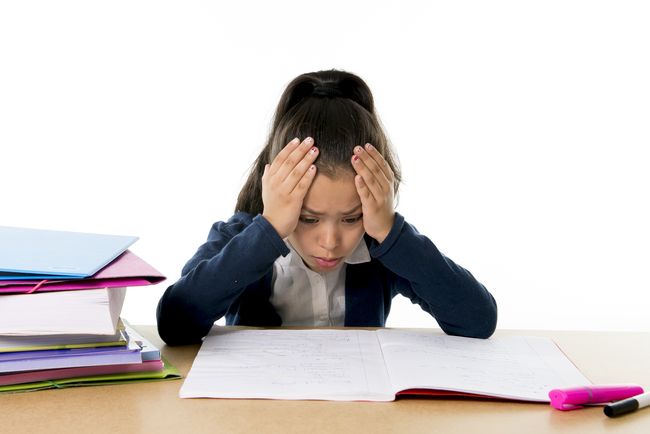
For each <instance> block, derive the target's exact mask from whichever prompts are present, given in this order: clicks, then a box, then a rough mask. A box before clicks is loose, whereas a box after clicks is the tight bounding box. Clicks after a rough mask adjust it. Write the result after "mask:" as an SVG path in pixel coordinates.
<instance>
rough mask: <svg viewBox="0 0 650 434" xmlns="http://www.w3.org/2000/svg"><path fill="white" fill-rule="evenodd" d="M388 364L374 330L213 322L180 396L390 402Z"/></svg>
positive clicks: (391, 397)
mask: <svg viewBox="0 0 650 434" xmlns="http://www.w3.org/2000/svg"><path fill="white" fill-rule="evenodd" d="M385 369H386V368H385V366H384V361H383V359H382V355H381V350H380V348H379V342H378V340H377V335H376V334H375V333H374V332H372V331H364V330H223V329H221V328H220V327H218V326H215V327H213V329H212V331H211V332H210V334H209V335H208V336H207V337H206V338H205V340H204V341H203V344H202V346H201V349H200V350H199V353H198V354H197V356H196V359H195V360H194V364H193V365H192V368H191V369H190V372H189V373H188V375H187V378H186V379H185V382H184V383H183V386H182V388H181V390H180V397H181V398H202V397H203V398H263V399H323V400H344V401H356V400H360V401H365V400H372V401H392V400H393V399H394V394H392V393H390V386H389V382H388V377H387V375H386V371H385Z"/></svg>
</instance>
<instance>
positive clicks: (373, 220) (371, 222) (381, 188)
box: [352, 143, 395, 243]
mask: <svg viewBox="0 0 650 434" xmlns="http://www.w3.org/2000/svg"><path fill="white" fill-rule="evenodd" d="M354 153H355V155H354V156H353V157H352V167H354V170H355V171H356V172H357V175H356V176H355V177H354V184H355V186H356V187H357V193H358V194H359V197H360V198H361V209H362V212H363V227H364V229H365V231H366V233H367V234H368V235H370V236H371V237H372V238H374V239H375V240H377V242H378V243H382V242H383V241H384V239H386V237H387V236H388V233H389V232H390V229H391V228H392V227H393V222H394V221H395V210H394V208H393V207H394V205H393V201H394V198H395V191H394V186H393V185H394V184H393V182H394V176H393V171H392V170H391V168H390V166H389V165H388V163H387V162H386V160H384V157H382V156H381V154H380V153H379V152H377V150H376V149H375V148H374V146H372V145H371V144H370V143H366V146H365V149H364V148H362V147H361V146H357V147H356V148H354Z"/></svg>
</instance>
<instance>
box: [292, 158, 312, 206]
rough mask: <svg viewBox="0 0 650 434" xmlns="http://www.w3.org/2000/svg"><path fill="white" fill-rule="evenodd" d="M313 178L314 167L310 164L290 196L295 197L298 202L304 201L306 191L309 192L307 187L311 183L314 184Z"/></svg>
mask: <svg viewBox="0 0 650 434" xmlns="http://www.w3.org/2000/svg"><path fill="white" fill-rule="evenodd" d="M315 177H316V166H315V165H313V164H312V165H310V166H309V167H308V168H307V170H306V171H305V173H304V175H303V176H302V178H300V180H299V181H298V183H297V184H296V187H295V188H294V189H293V191H292V192H291V194H292V195H295V196H296V197H297V198H299V199H300V200H302V199H304V198H305V195H306V194H307V191H308V190H309V187H311V184H312V182H314V178H315Z"/></svg>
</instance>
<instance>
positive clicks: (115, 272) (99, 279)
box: [0, 250, 165, 294]
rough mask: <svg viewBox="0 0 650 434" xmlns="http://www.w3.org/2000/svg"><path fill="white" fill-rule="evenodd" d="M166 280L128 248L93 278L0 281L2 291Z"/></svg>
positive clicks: (94, 287) (117, 285)
mask: <svg viewBox="0 0 650 434" xmlns="http://www.w3.org/2000/svg"><path fill="white" fill-rule="evenodd" d="M163 280H165V276H163V275H162V274H161V273H160V272H159V271H158V270H156V269H155V268H153V267H152V266H151V265H149V264H147V263H146V262H145V261H144V260H142V259H141V258H140V257H138V256H137V255H136V254H135V253H133V252H131V251H129V250H127V251H125V252H124V253H122V255H120V256H118V257H117V258H116V259H115V260H114V261H113V262H111V263H110V264H108V265H107V266H105V267H104V268H102V269H101V270H99V271H98V272H97V273H95V274H94V275H93V276H91V277H88V278H85V279H69V280H66V279H61V280H41V279H36V280H0V294H7V293H31V292H48V291H72V290H77V289H98V288H118V287H124V286H145V285H155V284H156V283H160V282H162V281H163Z"/></svg>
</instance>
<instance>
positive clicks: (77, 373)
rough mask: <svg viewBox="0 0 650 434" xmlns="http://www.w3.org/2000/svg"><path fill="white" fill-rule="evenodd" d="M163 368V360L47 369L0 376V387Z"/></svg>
mask: <svg viewBox="0 0 650 434" xmlns="http://www.w3.org/2000/svg"><path fill="white" fill-rule="evenodd" d="M163 368H164V364H163V362H162V361H161V360H150V361H147V362H142V363H130V364H124V365H106V366H83V367H79V368H62V369H45V370H41V371H30V372H20V373H17V374H3V375H0V386H9V385H12V384H21V383H34V382H37V381H49V380H61V379H64V378H75V377H89V376H93V375H109V374H123V373H126V372H154V371H162V369H163Z"/></svg>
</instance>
